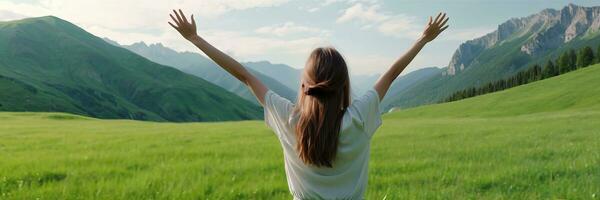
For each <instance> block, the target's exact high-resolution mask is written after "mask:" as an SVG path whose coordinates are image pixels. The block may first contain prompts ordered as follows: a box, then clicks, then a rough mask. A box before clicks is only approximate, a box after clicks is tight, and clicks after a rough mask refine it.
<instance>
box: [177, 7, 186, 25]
mask: <svg viewBox="0 0 600 200" xmlns="http://www.w3.org/2000/svg"><path fill="white" fill-rule="evenodd" d="M179 14H181V18H182V19H183V22H185V23H186V24H187V23H188V20H187V18H185V15H184V14H183V12H182V11H181V9H179Z"/></svg>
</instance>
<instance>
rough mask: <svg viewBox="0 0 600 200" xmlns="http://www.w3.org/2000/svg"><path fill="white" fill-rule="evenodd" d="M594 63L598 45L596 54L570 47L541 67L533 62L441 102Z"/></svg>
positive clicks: (599, 59)
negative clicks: (517, 71)
mask: <svg viewBox="0 0 600 200" xmlns="http://www.w3.org/2000/svg"><path fill="white" fill-rule="evenodd" d="M596 63H600V46H598V49H597V51H596V55H594V51H593V50H592V48H591V47H589V46H586V47H583V48H581V49H579V50H578V51H575V50H573V49H570V50H568V51H565V52H564V53H562V54H561V55H560V56H559V57H558V58H557V59H556V60H555V61H553V60H552V59H551V60H548V61H547V62H546V64H545V65H544V66H543V67H542V66H540V65H539V64H534V65H533V66H531V67H529V68H527V69H525V70H522V71H520V72H519V73H517V74H515V75H513V76H511V77H508V78H505V79H501V80H497V81H493V82H489V83H487V84H484V85H481V86H478V87H471V88H467V89H464V90H459V91H457V92H454V93H453V94H452V95H450V96H448V97H447V98H445V99H443V100H442V102H452V101H458V100H461V99H466V98H470V97H474V96H479V95H484V94H487V93H492V92H497V91H501V90H505V89H508V88H512V87H516V86H519V85H524V84H528V83H531V82H535V81H539V80H543V79H547V78H550V77H554V76H558V75H561V74H565V73H568V72H571V71H574V70H577V69H580V68H584V67H587V66H590V65H592V64H596Z"/></svg>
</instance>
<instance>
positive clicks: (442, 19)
mask: <svg viewBox="0 0 600 200" xmlns="http://www.w3.org/2000/svg"><path fill="white" fill-rule="evenodd" d="M445 19H446V13H444V14H443V15H442V17H440V21H439V22H438V24H442V22H443V21H444V20H445ZM440 26H441V25H440Z"/></svg>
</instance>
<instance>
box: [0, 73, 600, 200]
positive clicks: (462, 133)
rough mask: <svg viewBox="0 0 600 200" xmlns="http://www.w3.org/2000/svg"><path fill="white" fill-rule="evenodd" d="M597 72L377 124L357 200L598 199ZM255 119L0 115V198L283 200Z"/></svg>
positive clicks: (280, 176)
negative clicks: (362, 193)
mask: <svg viewBox="0 0 600 200" xmlns="http://www.w3.org/2000/svg"><path fill="white" fill-rule="evenodd" d="M599 77H600V65H596V66H593V67H588V68H585V69H580V70H578V71H575V72H572V73H569V74H566V75H561V76H559V77H554V78H551V79H547V80H544V81H539V82H535V83H532V84H529V85H525V86H520V87H517V88H513V89H510V90H506V91H503V92H498V93H494V94H490V95H484V96H480V97H476V98H471V99H467V100H463V101H458V102H452V103H447V104H439V105H432V106H425V107H420V108H415V109H409V110H404V111H398V112H394V113H391V114H386V115H385V116H384V124H383V126H382V127H381V128H380V129H379V131H378V132H377V133H376V136H375V137H374V139H373V141H372V154H371V162H370V177H369V186H368V191H367V199H600V78H599ZM290 198H291V196H290V195H289V192H288V189H287V184H286V179H285V173H284V169H283V158H282V153H281V148H280V146H279V143H278V142H277V139H276V137H275V136H274V135H273V134H272V133H271V131H270V130H268V129H267V127H266V126H265V125H264V123H263V122H261V121H248V122H226V123H185V124H176V123H153V122H140V121H127V120H97V119H91V118H85V117H80V116H74V115H67V114H59V113H0V199H290Z"/></svg>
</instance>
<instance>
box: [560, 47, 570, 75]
mask: <svg viewBox="0 0 600 200" xmlns="http://www.w3.org/2000/svg"><path fill="white" fill-rule="evenodd" d="M557 64H558V73H559V74H564V73H567V72H569V71H571V58H570V57H569V52H564V53H563V54H561V55H560V57H559V58H558V61H557Z"/></svg>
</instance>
